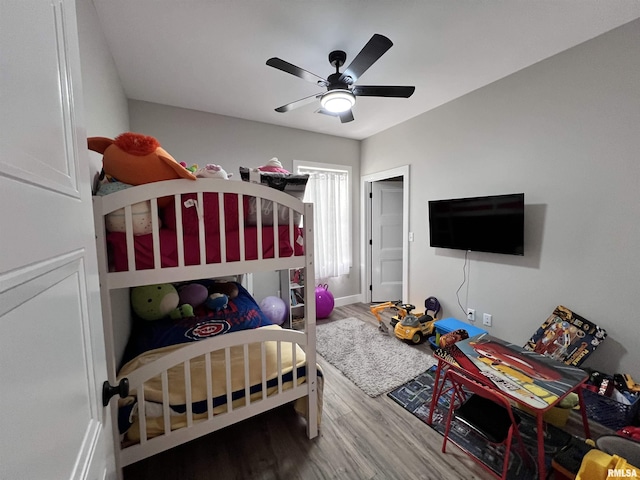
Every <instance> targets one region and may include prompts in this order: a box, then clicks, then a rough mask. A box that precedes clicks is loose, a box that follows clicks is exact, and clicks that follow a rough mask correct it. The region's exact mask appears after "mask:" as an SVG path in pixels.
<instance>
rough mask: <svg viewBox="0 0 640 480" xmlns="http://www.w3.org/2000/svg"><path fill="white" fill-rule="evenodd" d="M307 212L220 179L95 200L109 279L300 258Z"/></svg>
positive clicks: (148, 187) (288, 199)
mask: <svg viewBox="0 0 640 480" xmlns="http://www.w3.org/2000/svg"><path fill="white" fill-rule="evenodd" d="M305 208H307V206H306V205H305V204H303V203H302V202H301V201H300V200H298V199H297V198H294V197H292V196H291V195H287V194H286V193H283V192H280V191H278V190H275V189H273V188H270V187H266V186H264V185H259V184H253V183H248V182H238V181H229V180H218V179H198V181H196V182H193V181H189V180H168V181H163V182H155V183H151V184H145V185H139V186H136V187H132V188H128V189H125V190H121V191H117V192H114V193H110V194H108V195H104V196H96V197H94V215H95V221H96V231H97V232H98V239H99V243H100V242H101V241H102V242H103V243H102V245H103V248H104V252H105V255H104V257H106V258H102V259H101V261H104V262H105V263H106V266H105V267H103V268H105V269H106V270H107V271H109V272H131V271H138V270H142V271H144V270H150V269H153V270H158V269H163V268H170V267H183V266H195V265H210V264H228V263H231V262H244V261H252V260H267V259H274V260H279V259H286V258H294V257H297V258H300V259H303V258H304V249H305V239H304V232H305V228H306V227H305V226H306V223H305V222H306V220H307V219H306V218H305V215H304V212H305ZM131 257H133V260H132V258H131Z"/></svg>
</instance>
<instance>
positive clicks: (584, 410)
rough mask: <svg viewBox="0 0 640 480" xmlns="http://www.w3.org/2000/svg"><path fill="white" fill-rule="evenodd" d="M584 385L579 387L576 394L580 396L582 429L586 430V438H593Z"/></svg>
mask: <svg viewBox="0 0 640 480" xmlns="http://www.w3.org/2000/svg"><path fill="white" fill-rule="evenodd" d="M582 389H583V385H579V386H578V388H576V390H575V392H576V393H577V394H578V405H579V406H580V415H582V427H583V428H584V435H585V438H587V439H589V438H591V429H590V428H589V419H588V418H587V408H586V407H585V405H584V398H583V397H582Z"/></svg>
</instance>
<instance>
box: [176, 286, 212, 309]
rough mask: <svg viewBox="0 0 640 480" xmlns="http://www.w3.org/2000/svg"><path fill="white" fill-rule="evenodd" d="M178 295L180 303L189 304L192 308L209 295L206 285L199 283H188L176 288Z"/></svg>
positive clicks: (201, 302) (200, 303)
mask: <svg viewBox="0 0 640 480" xmlns="http://www.w3.org/2000/svg"><path fill="white" fill-rule="evenodd" d="M178 295H179V296H180V305H184V304H185V303H187V304H189V305H191V306H192V307H193V308H196V307H199V306H200V305H202V304H203V303H204V302H205V301H206V300H207V297H209V292H208V291H207V287H205V286H204V285H200V284H199V283H190V284H188V285H184V286H183V287H180V288H179V289H178Z"/></svg>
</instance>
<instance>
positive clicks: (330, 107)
mask: <svg viewBox="0 0 640 480" xmlns="http://www.w3.org/2000/svg"><path fill="white" fill-rule="evenodd" d="M355 103H356V96H355V95H354V94H353V93H351V92H350V91H349V90H342V89H335V90H329V91H328V92H327V93H325V94H324V95H322V98H321V99H320V105H321V106H322V108H324V109H325V110H327V111H329V112H332V113H343V112H346V111H348V110H351V107H353V106H354V105H355Z"/></svg>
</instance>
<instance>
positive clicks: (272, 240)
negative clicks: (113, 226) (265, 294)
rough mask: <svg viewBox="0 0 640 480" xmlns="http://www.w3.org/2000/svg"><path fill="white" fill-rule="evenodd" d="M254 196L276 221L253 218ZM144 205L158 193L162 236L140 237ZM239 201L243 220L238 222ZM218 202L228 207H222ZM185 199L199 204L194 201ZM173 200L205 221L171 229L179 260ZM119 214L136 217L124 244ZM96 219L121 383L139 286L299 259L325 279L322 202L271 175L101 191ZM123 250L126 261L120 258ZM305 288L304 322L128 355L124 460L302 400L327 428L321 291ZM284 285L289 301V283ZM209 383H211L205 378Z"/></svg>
mask: <svg viewBox="0 0 640 480" xmlns="http://www.w3.org/2000/svg"><path fill="white" fill-rule="evenodd" d="M212 199H213V200H215V202H214V203H211V200H212ZM249 200H250V201H251V202H255V203H254V204H253V205H254V207H256V208H255V209H254V214H255V216H257V219H255V223H256V224H257V225H263V224H264V225H273V226H272V227H266V226H265V227H263V228H258V227H255V226H254V227H246V226H245V225H247V224H248V222H246V217H247V216H248V215H247V201H249ZM141 202H148V204H146V205H147V206H148V207H149V208H150V214H151V233H149V234H146V235H139V236H136V235H134V233H133V225H134V218H135V212H136V211H137V209H136V205H137V204H140V203H141ZM229 202H231V206H232V207H233V208H231V211H232V212H233V214H234V215H238V217H239V218H238V220H237V221H235V220H234V219H231V220H230V217H229V211H228V210H229ZM236 202H237V203H236ZM265 202H266V203H265ZM269 202H273V203H269ZM212 205H215V207H217V212H212V211H211V210H212V209H213V207H212ZM185 206H188V207H192V209H191V210H185ZM264 206H269V207H274V208H267V209H264V208H262V207H264ZM168 207H172V208H173V210H174V212H175V214H174V218H175V225H177V226H180V225H182V224H183V222H186V220H185V216H188V215H192V213H193V212H196V213H197V215H196V216H195V217H193V215H192V218H191V220H193V219H194V218H195V222H196V225H197V228H196V230H195V231H194V230H193V227H194V225H193V224H192V225H191V230H189V229H187V228H186V227H185V228H179V227H176V228H175V229H174V230H171V232H170V236H171V239H170V241H169V243H171V244H172V245H173V247H175V248H174V249H173V250H172V252H171V253H170V254H169V256H170V257H171V258H166V257H167V254H166V252H164V247H165V246H166V244H167V239H166V235H167V232H166V231H164V230H166V222H162V221H161V220H159V219H160V218H161V215H162V213H163V211H164V210H165V209H166V208H168ZM276 207H277V208H276ZM121 209H122V210H121ZM225 210H227V211H226V213H225ZM283 211H284V212H285V215H283V214H282V213H283ZM114 212H116V213H119V214H122V213H123V214H124V225H125V232H123V233H120V234H119V235H120V236H119V238H118V239H117V240H119V241H120V243H117V242H116V243H115V244H114V242H113V241H112V240H113V238H112V237H110V235H111V233H113V232H111V233H110V232H108V231H107V228H106V226H105V224H106V222H105V220H106V218H107V216H108V215H109V214H112V213H114ZM185 212H187V213H186V214H185ZM263 212H270V213H269V214H265V213H263ZM94 216H95V226H96V239H97V248H98V262H99V274H100V284H101V299H102V308H103V317H104V329H105V339H106V340H105V341H106V347H107V359H108V374H109V382H110V383H111V384H112V385H115V384H117V383H118V382H119V381H120V380H121V378H120V376H119V373H118V371H117V369H118V368H119V363H120V361H121V359H122V356H123V352H124V350H125V345H126V342H127V339H128V337H129V334H130V332H131V328H132V327H131V322H132V318H131V317H132V315H131V313H130V307H129V291H130V288H131V287H136V286H143V285H155V284H160V283H174V282H184V281H190V280H198V279H208V278H218V277H228V276H238V275H242V274H246V273H252V272H272V271H280V272H284V271H286V272H287V273H288V269H292V268H296V269H304V270H305V276H304V278H306V279H313V278H314V270H313V264H314V262H313V208H312V205H311V204H303V203H302V202H301V201H300V200H298V199H296V198H294V197H292V196H290V195H287V194H285V193H282V192H280V191H278V190H276V189H274V188H270V187H267V186H263V185H260V184H254V183H249V182H242V181H229V180H220V179H198V180H196V181H191V180H185V179H180V180H168V181H163V182H156V183H150V184H146V185H140V186H137V187H132V188H128V189H125V190H122V191H119V192H115V193H111V194H109V195H105V196H102V197H100V196H96V197H94ZM265 217H269V218H265ZM121 218H122V217H121ZM212 219H213V220H215V219H217V220H215V221H216V222H218V223H217V227H216V228H215V229H213V230H211V229H210V228H209V227H208V226H207V222H211V221H213V220H212ZM299 220H301V222H300V223H298V222H299ZM294 222H295V225H294ZM298 225H300V228H297V226H298ZM214 230H217V231H218V233H217V234H216V235H217V238H216V240H215V242H213V243H215V245H216V247H215V248H216V249H217V250H216V252H213V253H211V252H209V251H208V249H212V248H214V247H212V246H211V243H212V238H211V237H212V233H211V232H212V231H214ZM232 230H233V231H232ZM221 232H222V233H223V234H221ZM194 242H195V243H194ZM229 243H234V245H229ZM287 245H288V247H287ZM194 248H195V250H196V252H197V255H196V256H195V260H194V256H193V250H194ZM118 249H120V250H121V251H120V253H118V252H117V250H118ZM251 249H253V250H251ZM123 252H126V254H125V255H124V257H123ZM117 255H120V259H119V260H118V261H115V259H114V257H115V256H117ZM143 257H144V258H143ZM145 259H146V260H145ZM145 262H146V263H145ZM116 270H117V271H116ZM287 278H288V274H287ZM305 290H306V294H305V322H304V330H293V329H286V328H280V327H278V326H268V327H261V328H254V329H249V330H242V331H235V332H231V333H225V334H224V335H218V336H213V337H211V338H207V339H204V340H199V341H195V342H192V343H184V344H181V345H180V346H179V347H168V348H167V349H161V350H160V351H159V352H155V351H154V352H152V355H151V357H150V359H146V360H145V361H143V362H141V363H139V364H135V365H133V366H131V364H129V363H127V365H126V367H127V373H126V378H127V379H128V381H129V395H128V396H127V398H126V399H124V400H123V399H121V400H119V401H118V402H116V401H112V402H111V413H112V417H113V424H114V432H115V436H116V439H117V440H116V443H117V445H116V460H117V466H118V469H119V470H120V469H122V468H123V467H125V466H126V465H129V464H132V463H135V462H137V461H139V460H142V459H144V458H147V457H149V456H151V455H154V454H156V453H159V452H162V451H164V450H167V449H169V448H172V447H174V446H177V445H180V444H182V443H185V442H187V441H190V440H193V439H195V438H198V437H200V436H202V435H205V434H208V433H210V432H213V431H216V430H219V429H221V428H224V427H226V426H229V425H231V424H234V423H237V422H239V421H242V420H244V419H247V418H249V417H252V416H254V415H257V414H260V413H262V412H265V411H267V410H270V409H273V408H275V407H277V406H280V405H283V404H286V403H290V402H293V403H295V405H296V409H297V410H298V411H300V412H303V413H304V415H305V417H306V421H307V435H308V437H309V438H314V437H316V436H317V434H318V424H319V420H320V415H321V408H322V375H321V372H319V371H318V369H317V365H316V346H315V345H316V331H315V328H316V324H315V298H314V297H313V295H314V293H313V292H314V289H312V288H307V289H305ZM281 294H282V296H283V297H284V299H288V291H283V292H281ZM285 301H286V302H287V304H288V301H287V300H285ZM232 370H233V372H232ZM195 372H199V373H195ZM232 373H233V375H235V377H234V376H233V375H232ZM195 375H198V379H195V378H194V376H195ZM196 380H197V381H196ZM198 382H203V383H202V384H200V383H199V384H198V385H197V386H196V385H195V384H196V383H198ZM221 389H222V390H221ZM203 392H204V394H203ZM203 395H204V397H206V398H203ZM196 397H197V398H196ZM176 398H177V399H176ZM214 398H216V399H217V400H216V401H217V402H218V403H217V404H216V403H214V400H213V399H214ZM132 399H133V400H135V401H136V403H137V414H136V421H135V422H134V423H135V425H136V426H135V431H136V432H137V433H136V434H135V435H128V436H125V435H119V433H118V432H119V430H118V424H117V422H118V409H119V406H118V404H120V405H121V406H122V405H123V404H124V403H126V402H127V401H128V402H129V403H131V401H132ZM221 399H222V401H220V400H221ZM174 401H175V402H177V403H179V404H181V405H182V406H183V407H184V411H183V412H182V413H180V414H176V412H175V411H174V410H173V408H172V406H173V403H174ZM197 401H200V402H201V403H202V401H204V403H205V411H204V412H199V413H194V408H192V405H195V404H196V402H197ZM153 411H155V412H153ZM134 413H135V410H134Z"/></svg>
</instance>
